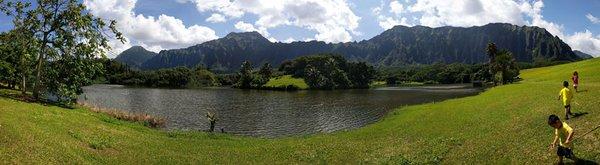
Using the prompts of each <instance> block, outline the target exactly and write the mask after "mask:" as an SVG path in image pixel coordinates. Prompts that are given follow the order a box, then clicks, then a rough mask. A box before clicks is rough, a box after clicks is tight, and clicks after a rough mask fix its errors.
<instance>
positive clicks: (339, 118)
mask: <svg viewBox="0 0 600 165" xmlns="http://www.w3.org/2000/svg"><path fill="white" fill-rule="evenodd" d="M481 91H482V90H481V89H479V88H470V87H468V85H440V86H423V87H382V88H376V89H352V90H331V91H322V90H303V91H293V92H286V91H267V90H241V89H232V88H203V89H156V88H130V87H126V86H121V85H92V86H87V87H84V94H83V95H82V96H80V99H79V102H80V103H85V104H88V105H92V106H96V107H99V108H106V109H118V110H123V111H128V112H133V113H146V114H150V115H153V116H160V117H164V118H166V119H167V124H166V128H165V129H168V130H173V129H177V130H207V129H208V127H209V122H208V119H207V118H206V113H207V112H209V111H210V112H213V113H216V114H217V117H218V119H219V120H218V121H217V123H216V126H215V130H218V131H220V130H221V129H223V130H224V131H225V132H227V133H231V134H235V135H247V136H256V137H281V136H296V135H307V134H315V133H329V132H334V131H339V130H348V129H354V128H359V127H362V126H365V125H367V124H371V123H374V122H377V121H378V120H380V119H381V118H382V117H383V116H384V115H386V114H387V113H388V112H390V111H391V110H393V109H394V108H398V107H401V106H404V105H414V104H421V103H428V102H434V101H442V100H446V99H451V98H458V97H465V96H472V95H476V94H478V93H479V92H481Z"/></svg>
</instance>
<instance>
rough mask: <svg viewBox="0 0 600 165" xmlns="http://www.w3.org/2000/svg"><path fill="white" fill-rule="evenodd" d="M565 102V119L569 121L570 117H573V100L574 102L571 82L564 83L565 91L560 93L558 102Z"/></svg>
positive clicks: (562, 90)
mask: <svg viewBox="0 0 600 165" xmlns="http://www.w3.org/2000/svg"><path fill="white" fill-rule="evenodd" d="M561 99H562V102H563V106H564V107H565V119H566V120H569V115H571V116H573V113H571V100H573V92H571V90H570V89H569V82H568V81H564V82H563V89H561V90H560V92H559V93H558V100H561Z"/></svg>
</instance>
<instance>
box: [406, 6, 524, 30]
mask: <svg viewBox="0 0 600 165" xmlns="http://www.w3.org/2000/svg"><path fill="white" fill-rule="evenodd" d="M523 3H527V2H523ZM408 10H409V11H410V12H413V13H420V14H422V15H421V17H420V19H419V23H420V24H421V25H424V26H430V27H439V26H475V25H478V26H479V25H485V24H488V23H490V22H504V23H512V24H517V25H524V24H525V23H526V21H525V20H524V19H523V16H522V15H523V12H522V10H521V8H520V5H519V3H517V2H515V1H512V0H493V1H480V0H454V1H438V0H417V1H416V2H415V4H413V5H411V6H409V7H408Z"/></svg>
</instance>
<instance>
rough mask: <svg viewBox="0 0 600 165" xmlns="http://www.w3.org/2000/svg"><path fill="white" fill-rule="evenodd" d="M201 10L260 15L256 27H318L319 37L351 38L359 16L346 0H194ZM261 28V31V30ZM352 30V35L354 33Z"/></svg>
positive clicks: (330, 39) (327, 40)
mask: <svg viewBox="0 0 600 165" xmlns="http://www.w3.org/2000/svg"><path fill="white" fill-rule="evenodd" d="M195 3H196V8H197V9H198V11H200V12H207V11H212V12H217V13H220V14H222V15H224V16H226V17H228V18H240V17H242V16H243V15H245V14H253V15H256V16H257V17H258V20H256V21H255V22H254V25H253V26H255V29H258V30H262V29H264V31H266V30H268V29H270V28H275V27H279V26H284V25H288V26H296V27H301V28H306V29H309V30H312V31H315V32H316V33H317V34H316V35H315V36H314V37H315V38H316V39H317V40H321V41H326V42H346V41H351V40H352V35H356V34H359V33H358V32H356V28H358V21H359V20H360V17H358V16H356V15H355V14H354V12H353V11H352V10H351V9H350V5H349V4H348V3H347V2H346V1H345V0H278V1H273V0H252V1H250V0H195ZM259 32H260V31H259ZM351 34H352V35H351Z"/></svg>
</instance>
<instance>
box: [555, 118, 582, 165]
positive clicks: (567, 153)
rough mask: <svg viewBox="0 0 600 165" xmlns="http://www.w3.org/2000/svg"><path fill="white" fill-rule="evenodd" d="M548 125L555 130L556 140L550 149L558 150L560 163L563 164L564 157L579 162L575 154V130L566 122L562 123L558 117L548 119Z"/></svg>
mask: <svg viewBox="0 0 600 165" xmlns="http://www.w3.org/2000/svg"><path fill="white" fill-rule="evenodd" d="M548 125H550V126H551V127H553V128H554V140H553V141H552V143H551V144H550V149H554V148H556V155H557V156H558V163H559V164H562V162H563V157H566V158H568V159H571V160H575V161H577V158H576V157H575V154H573V143H572V140H573V128H571V127H570V126H569V125H568V124H567V123H566V122H563V121H560V118H558V116H556V115H550V116H549V117H548Z"/></svg>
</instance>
